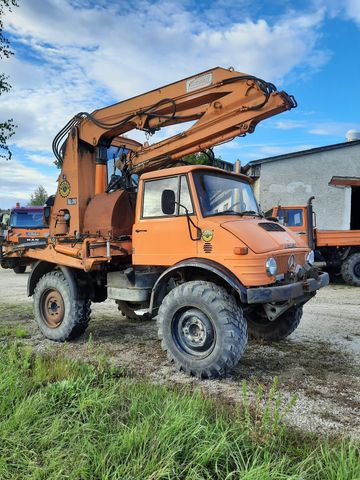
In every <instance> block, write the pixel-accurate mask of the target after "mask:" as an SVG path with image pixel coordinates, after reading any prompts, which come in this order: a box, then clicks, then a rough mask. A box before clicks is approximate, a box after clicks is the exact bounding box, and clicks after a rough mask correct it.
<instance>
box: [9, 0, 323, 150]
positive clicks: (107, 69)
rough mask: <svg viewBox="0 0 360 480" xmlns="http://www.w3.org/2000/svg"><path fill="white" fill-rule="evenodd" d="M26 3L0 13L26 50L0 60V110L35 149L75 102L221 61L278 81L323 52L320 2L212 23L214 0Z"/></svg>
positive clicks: (85, 104) (88, 106)
mask: <svg viewBox="0 0 360 480" xmlns="http://www.w3.org/2000/svg"><path fill="white" fill-rule="evenodd" d="M30 3H31V4H30ZM30 3H29V2H24V3H22V4H21V5H20V7H19V8H15V9H13V12H12V13H11V14H9V15H8V16H7V18H6V25H8V28H9V31H10V33H11V34H12V36H13V38H14V39H15V40H16V42H17V43H18V44H19V45H23V47H25V49H27V51H30V52H31V56H30V57H29V56H28V57H26V56H24V55H22V53H21V52H22V51H23V50H22V49H18V56H17V57H15V58H14V59H11V60H9V61H8V62H4V65H5V67H6V68H7V71H8V73H10V75H11V80H12V83H13V84H14V89H13V92H12V94H11V95H8V96H7V97H4V100H3V101H2V111H3V112H5V113H6V115H9V116H11V117H13V118H14V119H15V121H16V122H17V123H18V125H19V128H18V130H17V134H16V137H14V141H15V142H16V144H17V145H18V146H20V147H22V148H26V149H29V150H34V151H39V150H43V151H44V150H48V151H50V145H51V141H52V138H53V136H54V135H55V134H56V132H57V131H58V130H59V129H60V128H61V127H62V126H63V125H64V124H65V123H66V122H67V121H68V119H69V118H71V117H72V116H73V115H74V114H75V113H77V112H78V111H84V110H86V111H92V110H94V109H95V108H99V107H102V106H106V105H108V104H111V103H112V102H114V101H115V100H121V99H124V98H128V97H131V96H133V95H136V94H139V93H142V92H145V91H148V90H150V89H152V88H156V87H159V86H161V85H163V84H166V83H169V82H172V81H176V80H178V79H180V78H182V77H185V76H189V75H193V74H196V73H198V72H199V71H202V70H205V69H208V68H211V67H213V66H216V65H219V64H220V65H223V66H230V65H232V66H234V67H235V68H236V69H238V70H240V71H244V72H248V73H251V74H255V75H258V76H261V77H264V78H265V79H268V80H271V81H275V82H280V83H281V82H282V81H283V79H284V77H285V76H286V75H287V74H288V73H289V72H291V71H293V70H294V69H295V70H296V69H302V70H303V69H306V68H311V69H314V68H315V67H316V66H317V67H319V66H321V65H322V64H323V63H324V62H326V60H327V57H326V52H322V51H318V50H317V48H316V45H317V40H318V38H319V32H318V29H319V27H320V25H321V24H322V21H323V15H324V14H323V11H322V10H320V11H318V12H311V13H309V14H299V15H294V14H293V12H292V13H291V14H289V15H283V16H279V17H277V18H276V19H275V20H274V21H273V22H272V23H270V22H269V21H266V20H264V19H259V20H256V21H255V20H251V19H246V17H245V19H244V20H242V21H240V20H238V21H237V22H236V23H229V21H228V19H227V20H226V21H225V20H224V24H220V25H218V26H216V25H215V26H214V25H210V22H209V20H208V19H209V18H210V17H211V14H212V13H214V12H216V11H218V8H215V7H211V6H210V7H209V8H208V9H207V10H206V15H205V16H200V15H198V16H197V15H193V13H192V11H191V8H188V9H186V4H185V3H184V2H181V1H180V2H171V1H166V0H160V1H155V2H151V1H147V0H143V1H141V2H134V3H129V2H109V3H107V2H97V4H96V5H94V4H90V2H85V1H77V2H75V3H74V2H72V3H71V2H70V1H65V0H64V1H62V2H59V1H56V0H41V1H40V0H33V1H32V2H30ZM243 3H244V2H243ZM212 8H214V12H212ZM270 52H271V55H270Z"/></svg>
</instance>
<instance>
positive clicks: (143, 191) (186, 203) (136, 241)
mask: <svg viewBox="0 0 360 480" xmlns="http://www.w3.org/2000/svg"><path fill="white" fill-rule="evenodd" d="M164 190H173V191H174V192H175V198H176V205H175V211H174V213H173V214H172V215H165V214H164V213H163V211H162V208H161V197H162V192H163V191H164ZM138 200H139V201H141V205H140V209H139V208H138V209H137V217H136V221H135V224H134V226H133V237H132V238H133V264H134V265H164V266H170V265H173V264H175V263H177V262H179V261H181V260H184V259H187V258H192V257H195V256H196V251H197V240H195V238H196V233H197V232H196V229H195V227H194V226H193V225H191V224H190V226H189V220H188V218H187V215H186V211H185V209H184V208H183V207H186V209H187V210H188V214H189V216H190V218H191V220H192V221H193V223H194V224H195V225H197V217H196V214H195V210H194V204H193V201H192V198H191V194H190V189H189V183H188V178H187V175H176V176H171V177H163V178H157V179H149V180H145V181H143V182H142V183H141V185H140V189H139V193H138ZM189 228H190V231H189ZM190 232H191V236H190ZM191 237H192V238H193V239H194V240H193V239H192V238H191Z"/></svg>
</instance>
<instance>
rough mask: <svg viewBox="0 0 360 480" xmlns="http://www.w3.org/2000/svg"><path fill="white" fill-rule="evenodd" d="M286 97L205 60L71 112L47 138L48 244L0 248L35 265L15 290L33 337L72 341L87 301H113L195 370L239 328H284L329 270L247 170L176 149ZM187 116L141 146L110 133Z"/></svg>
mask: <svg viewBox="0 0 360 480" xmlns="http://www.w3.org/2000/svg"><path fill="white" fill-rule="evenodd" d="M295 106H296V102H295V100H294V98H293V97H292V96H289V95H288V94H286V93H285V92H278V91H277V90H276V88H275V87H274V85H272V84H270V83H267V82H265V81H263V80H261V79H259V78H256V77H253V76H251V75H247V74H244V73H239V72H236V71H234V70H233V69H223V68H214V69H212V70H208V71H206V72H203V73H201V74H199V75H196V76H194V77H189V78H186V79H184V80H181V81H178V82H176V83H173V84H170V85H166V86H164V87H161V88H159V89H156V90H153V91H150V92H148V93H145V94H143V95H139V96H137V97H134V98H131V99H129V100H126V101H123V102H120V103H118V104H115V105H112V106H109V107H106V108H103V109H101V110H97V111H95V112H93V113H92V114H88V113H84V112H83V113H80V114H78V115H76V116H75V117H74V118H73V119H72V120H70V121H69V123H68V124H67V125H66V126H65V127H64V128H63V129H62V130H61V131H60V132H59V134H58V135H57V136H56V137H55V139H54V142H53V150H54V154H55V156H56V158H57V160H58V161H59V162H60V164H61V165H62V169H61V173H60V176H59V179H58V192H57V194H56V196H55V200H54V204H53V205H52V206H51V207H49V209H50V211H49V212H48V215H47V218H48V221H49V229H50V240H49V244H48V245H46V246H44V247H43V248H36V249H35V248H31V246H30V248H26V249H24V250H23V251H22V252H19V251H13V250H12V248H13V247H12V245H9V246H8V249H7V250H6V252H5V253H6V256H5V259H3V263H2V264H3V266H5V267H6V265H7V262H8V261H9V259H10V258H11V259H14V258H21V256H25V257H27V258H31V260H32V261H33V262H34V266H33V269H32V272H31V275H30V277H29V282H28V295H32V296H33V299H34V312H35V319H36V321H37V323H38V325H39V328H40V330H41V331H42V333H43V334H44V335H45V336H46V337H47V338H49V339H52V340H55V341H64V340H68V339H72V338H75V337H77V336H79V335H81V334H82V333H83V332H84V331H85V329H86V327H87V325H88V323H89V320H90V303H91V302H102V301H104V300H105V299H107V298H110V299H114V300H115V301H116V302H117V304H118V306H119V309H120V310H121V311H122V312H123V313H124V314H125V315H126V316H128V317H130V318H147V319H151V318H155V317H156V318H157V323H158V333H159V337H160V338H161V341H162V347H163V349H164V350H165V351H166V352H167V353H168V356H169V358H170V359H171V360H173V361H174V362H175V364H176V365H177V367H178V368H180V369H181V370H183V371H185V372H187V373H188V374H191V375H197V376H199V377H202V378H214V377H217V376H221V375H224V374H225V373H226V371H228V370H229V369H231V368H232V367H233V366H234V365H235V364H236V363H237V362H238V360H239V359H240V357H241V356H242V354H243V352H244V349H245V346H246V343H247V339H248V333H249V335H250V336H251V337H254V338H257V339H264V340H279V339H281V338H285V337H286V336H288V335H290V333H291V332H293V331H294V330H295V328H296V327H297V326H298V324H299V322H300V319H301V316H302V308H303V305H304V304H305V303H306V302H307V301H308V300H310V299H311V298H312V297H313V296H314V295H315V293H316V291H317V290H318V289H319V288H321V287H323V286H324V285H326V284H327V283H328V275H327V274H326V273H319V271H318V270H317V269H316V268H314V267H313V266H312V265H311V259H312V254H311V252H310V250H309V248H308V247H307V246H306V245H304V243H303V242H302V241H301V240H300V239H298V238H297V237H296V235H294V234H293V233H292V232H291V231H289V230H287V229H286V228H284V227H282V226H281V225H279V223H275V222H271V221H268V220H266V219H265V218H264V217H263V216H262V214H261V213H260V211H259V208H258V205H257V203H256V200H255V197H254V194H253V191H252V188H251V180H250V179H249V178H247V177H245V176H243V175H239V174H235V173H226V172H224V171H223V170H221V169H218V168H214V167H204V166H201V165H198V166H189V165H183V164H182V163H183V162H182V158H183V157H184V156H185V155H187V154H190V153H194V152H199V151H202V150H204V149H207V148H209V147H211V146H213V145H217V144H220V143H223V142H225V141H228V140H231V139H232V138H234V137H236V136H239V135H240V136H242V135H245V134H246V133H251V132H253V131H254V129H255V126H256V125H257V123H258V122H260V121H261V120H263V119H265V118H268V117H271V116H272V115H275V114H277V113H280V112H282V111H286V110H290V109H291V108H293V107H295ZM190 121H192V122H193V123H192V125H191V126H190V128H188V129H187V130H185V131H183V132H181V133H179V134H177V135H174V136H172V137H170V138H166V139H164V140H162V141H160V142H157V143H153V144H149V143H148V142H146V143H145V144H141V143H139V142H136V141H134V140H130V139H129V138H126V137H124V136H123V135H124V134H125V133H127V132H128V131H130V130H133V129H140V130H143V131H145V132H147V133H148V134H153V133H154V132H155V131H157V130H159V129H160V128H163V127H167V126H170V125H176V124H178V123H182V122H190ZM64 140H65V141H64ZM114 148H117V149H118V150H117V151H116V155H115V160H114V163H113V164H112V160H111V156H112V155H111V154H109V152H113V149H114ZM109 158H110V160H109ZM111 165H112V168H113V171H112V175H111V176H110V173H111V172H110V167H111ZM170 166H171V168H168V167H170Z"/></svg>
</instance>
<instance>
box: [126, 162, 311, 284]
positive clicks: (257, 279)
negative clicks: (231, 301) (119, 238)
mask: <svg viewBox="0 0 360 480" xmlns="http://www.w3.org/2000/svg"><path fill="white" fill-rule="evenodd" d="M308 253H309V248H308V247H307V245H306V244H305V243H304V242H303V240H302V239H301V238H299V237H298V236H297V235H296V234H294V233H293V232H291V230H288V229H287V228H286V227H283V226H282V225H280V224H279V223H276V222H271V221H268V220H266V219H265V218H264V217H263V215H262V214H261V212H260V210H259V207H258V205H257V202H256V199H255V196H254V193H253V190H252V187H251V180H250V179H249V178H248V177H246V176H244V175H238V174H235V173H229V172H224V171H222V170H220V169H218V168H214V167H204V166H188V167H175V168H170V169H164V170H161V171H160V172H159V171H158V172H151V173H146V174H144V175H142V177H141V180H140V184H139V191H138V202H137V208H136V217H135V222H134V226H133V264H134V265H152V266H156V265H157V266H170V265H174V264H176V263H178V262H182V261H186V260H189V259H194V258H199V259H202V260H203V261H205V262H206V261H208V262H212V263H216V264H218V265H221V266H222V267H225V268H226V269H228V270H229V271H230V272H231V273H232V274H234V275H235V276H236V277H237V278H238V279H239V280H240V282H241V284H242V285H244V286H246V287H259V286H265V285H271V284H274V283H276V282H280V281H284V279H285V277H286V275H288V273H289V265H288V259H289V258H290V257H291V256H293V257H292V258H293V261H294V265H292V268H293V269H294V271H295V270H296V268H302V267H303V266H304V265H305V264H306V262H307V256H308ZM270 259H271V260H270ZM269 265H272V266H271V267H270V266H269Z"/></svg>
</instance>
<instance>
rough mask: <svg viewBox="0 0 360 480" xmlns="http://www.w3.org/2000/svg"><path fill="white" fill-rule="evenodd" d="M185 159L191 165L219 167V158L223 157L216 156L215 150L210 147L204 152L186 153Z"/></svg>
mask: <svg viewBox="0 0 360 480" xmlns="http://www.w3.org/2000/svg"><path fill="white" fill-rule="evenodd" d="M183 160H184V161H185V162H186V163H190V164H191V165H211V166H212V167H219V166H220V165H219V160H221V158H216V157H215V156H214V153H213V151H212V150H210V149H209V150H205V151H204V152H199V153H191V154H190V155H186V156H185V157H184V158H183Z"/></svg>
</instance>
